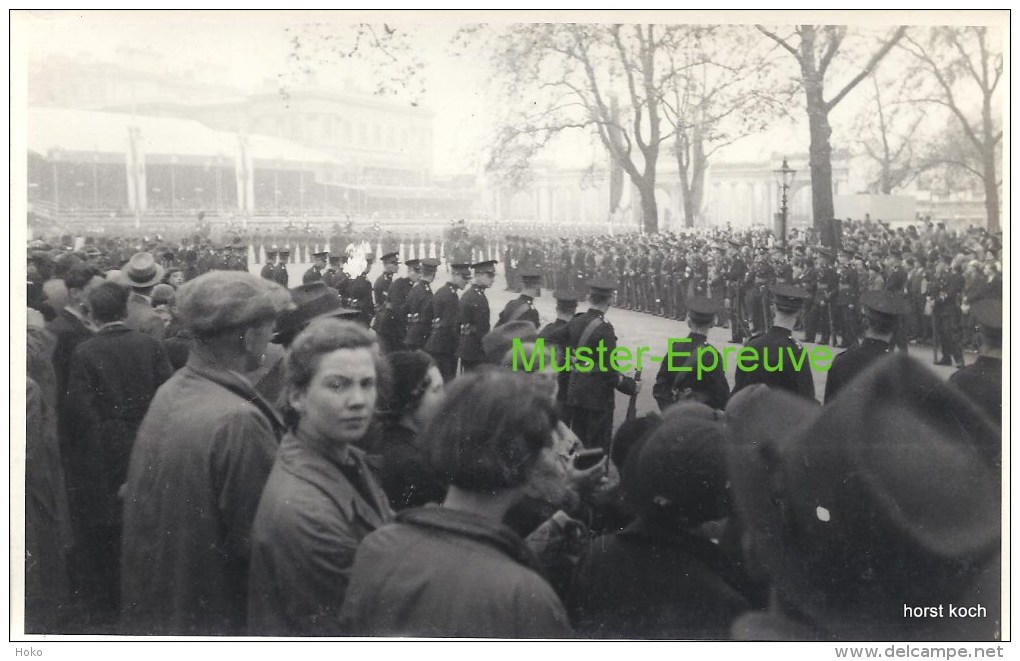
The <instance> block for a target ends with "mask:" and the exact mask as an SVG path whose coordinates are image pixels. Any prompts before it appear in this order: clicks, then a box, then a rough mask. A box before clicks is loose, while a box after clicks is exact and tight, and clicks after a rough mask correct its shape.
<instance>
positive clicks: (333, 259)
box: [329, 253, 347, 264]
mask: <svg viewBox="0 0 1020 661" xmlns="http://www.w3.org/2000/svg"><path fill="white" fill-rule="evenodd" d="M341 261H344V262H346V261H347V255H346V254H342V255H337V254H334V253H330V254H329V263H330V264H339V263H340V262H341Z"/></svg>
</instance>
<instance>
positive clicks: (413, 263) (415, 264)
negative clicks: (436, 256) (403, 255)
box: [404, 259, 421, 271]
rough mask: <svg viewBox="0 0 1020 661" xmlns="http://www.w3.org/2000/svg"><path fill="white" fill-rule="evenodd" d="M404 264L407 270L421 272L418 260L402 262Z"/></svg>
mask: <svg viewBox="0 0 1020 661" xmlns="http://www.w3.org/2000/svg"><path fill="white" fill-rule="evenodd" d="M404 264H405V265H406V266H407V268H409V269H412V270H415V271H420V270H421V269H420V268H419V266H420V265H421V260H420V259H409V260H407V261H406V262H404Z"/></svg>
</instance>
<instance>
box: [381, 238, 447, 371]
mask: <svg viewBox="0 0 1020 661" xmlns="http://www.w3.org/2000/svg"><path fill="white" fill-rule="evenodd" d="M410 262H415V263H416V264H417V265H418V268H420V270H421V271H420V272H421V275H419V276H418V281H417V282H416V283H414V286H413V287H411V290H410V292H409V293H408V294H407V298H406V302H404V303H403V304H402V305H401V309H402V310H403V311H406V315H405V316H404V320H405V321H404V324H405V326H406V328H407V330H406V331H405V333H404V347H405V348H406V349H407V350H409V351H413V350H415V349H422V348H424V347H425V342H426V340H428V339H429V331H431V330H432V316H433V315H432V298H433V295H432V281H433V280H435V279H436V269H438V268H439V260H438V259H433V258H431V257H426V258H425V259H422V260H420V261H419V260H417V259H413V260H409V262H408V263H410ZM408 282H409V283H410V282H411V281H410V280H408ZM396 287H397V282H394V283H393V285H392V286H391V287H390V291H391V292H392V291H393V290H394V289H395V288H396ZM392 296H394V297H395V296H396V294H395V293H394V294H393V295H392Z"/></svg>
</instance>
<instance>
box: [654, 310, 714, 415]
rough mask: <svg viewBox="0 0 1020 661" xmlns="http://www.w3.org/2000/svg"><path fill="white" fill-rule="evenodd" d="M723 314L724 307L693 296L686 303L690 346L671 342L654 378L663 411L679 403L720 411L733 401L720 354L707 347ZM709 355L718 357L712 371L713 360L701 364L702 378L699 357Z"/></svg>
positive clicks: (658, 400)
mask: <svg viewBox="0 0 1020 661" xmlns="http://www.w3.org/2000/svg"><path fill="white" fill-rule="evenodd" d="M722 310H723V306H722V305H721V304H720V302H719V301H718V300H716V299H711V298H706V297H704V296H694V297H692V298H691V299H690V300H689V301H687V325H688V326H689V327H690V333H689V334H688V336H687V337H688V338H689V339H690V342H674V341H672V340H670V342H669V347H668V348H667V354H666V357H665V358H664V359H663V361H662V363H661V364H660V365H659V373H658V374H657V375H656V377H655V387H654V388H652V396H653V397H655V401H656V403H658V405H659V409H660V410H663V411H665V410H666V408H668V407H669V406H672V405H673V404H676V403H677V402H680V401H693V402H701V403H702V404H707V405H708V406H711V407H712V408H713V409H716V410H720V411H721V410H722V409H724V408H726V403H727V402H728V401H729V399H730V384H729V381H727V380H726V372H725V371H724V370H723V364H722V360H721V358H720V356H719V355H718V351H717V350H716V349H715V347H713V346H712V345H711V344H709V343H708V331H709V329H711V328H712V326H713V325H714V323H715V318H716V315H718V314H719V313H720V312H721V311H722ZM708 351H712V352H715V353H716V355H715V359H714V361H712V365H713V367H712V368H711V369H709V368H708V365H709V363H708V362H707V361H709V360H710V357H709V355H708V353H704V354H703V356H704V357H703V358H702V362H703V364H704V365H705V367H706V370H705V372H703V373H701V374H700V375H699V373H698V359H699V358H698V353H699V352H708ZM681 354H682V359H681ZM670 356H677V359H676V360H673V359H671V358H670Z"/></svg>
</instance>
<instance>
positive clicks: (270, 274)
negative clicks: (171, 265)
mask: <svg viewBox="0 0 1020 661" xmlns="http://www.w3.org/2000/svg"><path fill="white" fill-rule="evenodd" d="M185 261H187V257H185ZM185 272H186V274H185V276H184V277H185V279H187V280H194V279H195V278H196V277H198V272H197V269H196V272H195V273H192V274H187V269H185ZM259 275H261V276H262V277H263V278H265V279H266V280H272V281H273V282H276V250H273V249H270V250H266V265H265V266H263V267H262V272H261V273H260V274H259Z"/></svg>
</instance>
